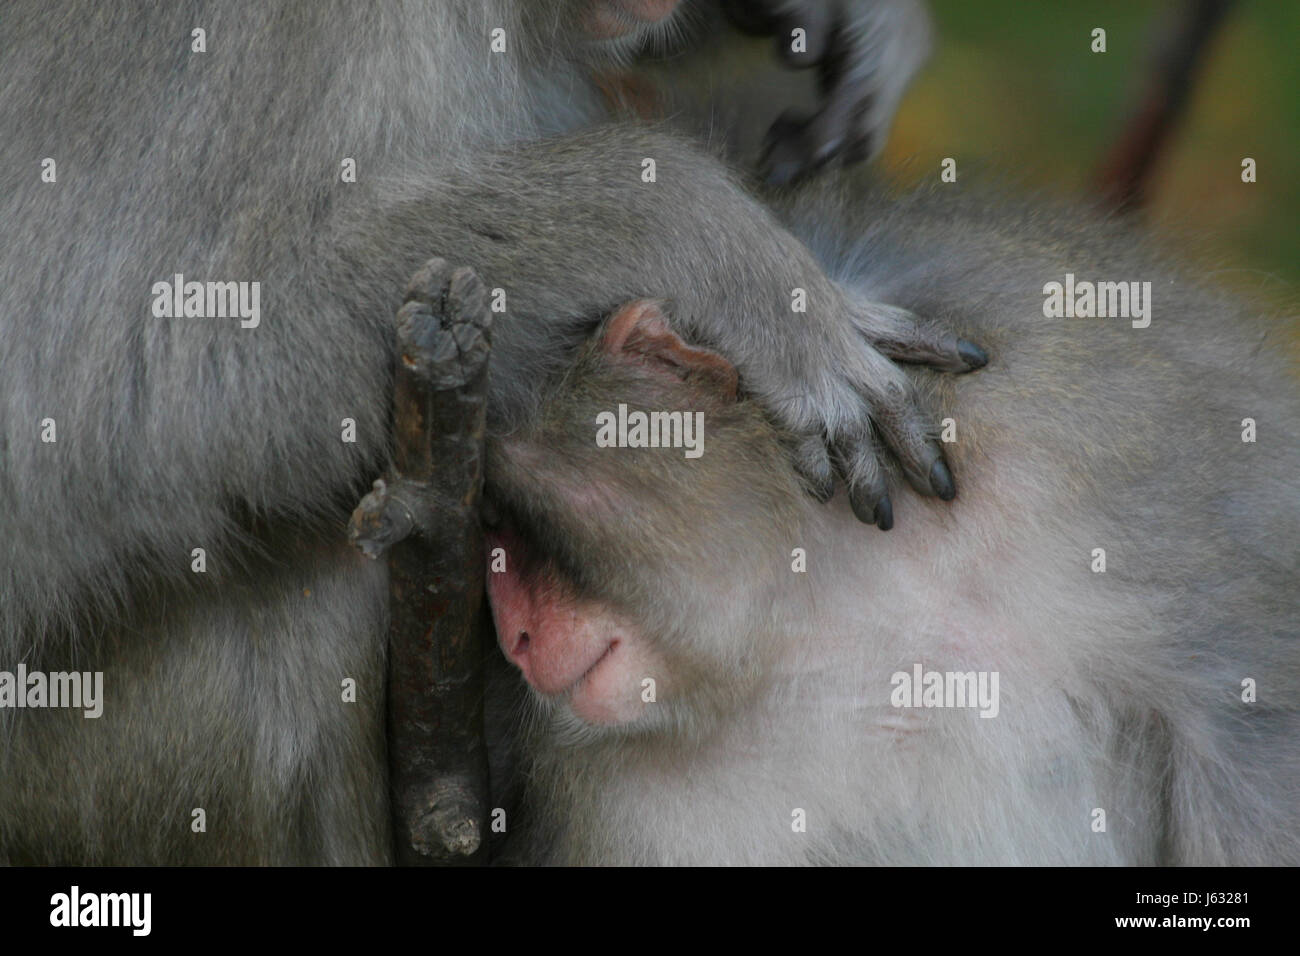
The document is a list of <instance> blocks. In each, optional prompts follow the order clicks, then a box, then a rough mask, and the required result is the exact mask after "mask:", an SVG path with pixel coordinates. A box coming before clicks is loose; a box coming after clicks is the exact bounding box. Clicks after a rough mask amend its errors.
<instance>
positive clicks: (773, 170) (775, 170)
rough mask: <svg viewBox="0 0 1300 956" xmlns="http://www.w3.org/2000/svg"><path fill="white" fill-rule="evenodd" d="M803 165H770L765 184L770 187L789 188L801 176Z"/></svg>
mask: <svg viewBox="0 0 1300 956" xmlns="http://www.w3.org/2000/svg"><path fill="white" fill-rule="evenodd" d="M801 168H802V164H801V163H798V162H783V163H770V164H769V165H768V170H767V176H766V177H765V182H766V183H767V185H769V186H788V185H789V184H790V183H792V182H793V181H794V180H795V178H796V177H798V175H799V171H800V169H801Z"/></svg>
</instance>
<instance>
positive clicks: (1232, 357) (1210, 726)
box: [788, 184, 1300, 862]
mask: <svg viewBox="0 0 1300 956" xmlns="http://www.w3.org/2000/svg"><path fill="white" fill-rule="evenodd" d="M788 208H789V209H792V211H791V212H789V213H788V218H789V220H790V221H791V223H792V225H793V228H794V230H795V232H796V233H797V234H799V235H801V236H802V237H803V238H805V241H807V242H809V244H810V245H811V246H812V247H813V248H814V250H815V251H816V252H817V253H818V255H819V256H820V257H821V258H822V259H823V261H825V262H826V263H827V264H828V267H829V269H830V271H831V272H832V273H833V274H836V275H837V276H838V277H840V278H841V280H842V281H845V282H846V283H847V284H848V285H850V286H851V287H853V288H855V289H857V290H860V291H861V292H862V293H863V294H864V295H866V296H868V297H870V298H872V299H875V300H878V301H888V302H892V303H896V304H898V305H901V306H903V307H905V308H909V309H911V310H912V311H914V312H916V313H917V314H919V315H924V316H929V317H932V318H933V319H935V320H936V321H938V322H939V323H941V324H942V325H944V326H946V327H952V328H954V329H955V330H956V331H958V333H959V334H962V335H964V336H966V337H968V338H970V339H971V340H973V341H976V342H978V343H980V344H981V345H983V346H984V347H985V348H986V349H987V350H988V351H989V353H990V356H991V362H990V364H989V366H988V368H986V369H984V370H982V371H980V372H978V373H976V374H974V375H968V376H962V377H958V378H953V377H943V376H939V375H935V374H933V373H928V372H917V373H916V374H915V375H914V379H915V381H916V383H917V386H918V388H920V389H921V390H922V391H923V392H924V393H927V397H928V398H929V399H930V401H931V402H932V404H933V406H934V407H935V408H936V410H937V409H942V410H943V411H942V413H941V415H939V416H938V417H945V416H947V417H951V418H952V419H953V421H954V423H955V426H956V430H957V441H956V443H955V444H954V445H951V446H949V454H950V460H951V461H952V462H953V464H954V473H955V474H956V476H957V481H958V485H959V488H960V489H961V490H960V493H959V498H958V500H957V502H956V503H955V506H954V513H953V515H952V517H951V519H950V521H951V523H950V526H949V528H948V533H950V534H951V535H952V536H954V543H953V544H952V548H953V552H954V554H960V555H961V556H962V560H967V561H985V562H987V563H988V564H989V565H990V567H989V569H988V574H989V581H990V587H989V591H990V593H996V592H997V591H998V586H999V585H1000V586H1006V587H1011V588H1014V589H1017V590H1016V593H1014V594H1013V595H1012V596H1011V597H1010V598H1009V600H1012V601H1018V602H1022V603H1023V605H1024V606H1025V607H1028V606H1029V605H1030V604H1031V603H1035V604H1036V605H1037V606H1038V607H1039V608H1041V609H1042V612H1041V619H1042V620H1043V621H1048V622H1051V624H1050V630H1052V631H1053V633H1051V634H1044V635H1042V646H1041V648H1038V649H1039V650H1042V652H1043V654H1051V653H1057V651H1056V649H1055V646H1054V645H1064V646H1066V647H1067V648H1068V651H1067V656H1066V658H1065V660H1066V661H1067V662H1068V663H1064V664H1062V666H1061V668H1060V670H1061V673H1063V674H1064V673H1067V672H1068V673H1069V674H1070V675H1071V676H1070V678H1069V679H1070V680H1075V681H1076V683H1075V684H1073V685H1072V686H1073V687H1075V688H1076V689H1081V688H1084V687H1088V688H1090V692H1091V693H1100V695H1101V697H1102V698H1103V699H1105V700H1107V701H1109V705H1108V707H1109V711H1110V714H1111V718H1110V719H1114V720H1116V721H1117V722H1118V723H1117V726H1119V727H1121V728H1122V727H1123V726H1124V725H1125V722H1132V723H1133V724H1134V725H1137V724H1142V725H1144V726H1145V725H1148V724H1149V725H1151V726H1153V727H1154V730H1153V731H1151V733H1150V734H1148V736H1149V737H1151V738H1153V739H1154V740H1156V741H1157V743H1156V745H1155V746H1154V747H1152V748H1150V749H1143V750H1142V751H1141V752H1138V753H1135V754H1133V755H1132V759H1133V760H1135V761H1137V762H1140V763H1143V764H1144V766H1148V767H1150V766H1151V765H1153V764H1154V765H1155V769H1156V772H1157V775H1158V777H1159V779H1160V780H1161V786H1162V788H1163V793H1162V794H1161V795H1160V799H1161V800H1162V801H1163V804H1164V806H1165V818H1166V820H1167V824H1166V827H1165V832H1164V834H1163V837H1162V839H1161V845H1160V851H1161V858H1162V859H1167V860H1170V861H1174V862H1224V861H1230V862H1248V861H1258V862H1278V861H1281V860H1289V861H1292V862H1295V861H1297V860H1298V859H1300V818H1298V816H1297V814H1298V812H1300V811H1298V810H1297V807H1298V806H1300V797H1298V795H1300V745H1297V743H1296V741H1297V740H1298V739H1300V643H1298V639H1300V635H1298V633H1297V632H1298V631H1300V604H1298V601H1297V594H1298V593H1300V590H1298V589H1297V586H1296V582H1297V577H1298V575H1300V440H1298V439H1300V383H1298V381H1297V376H1296V372H1295V368H1294V364H1293V363H1290V362H1288V356H1289V355H1293V354H1294V353H1291V352H1290V351H1289V347H1290V343H1289V342H1288V341H1287V338H1286V336H1287V333H1288V331H1289V330H1294V328H1295V326H1294V323H1289V322H1287V321H1286V320H1285V319H1284V318H1283V317H1282V316H1281V315H1274V314H1272V309H1271V308H1270V307H1269V306H1263V305H1259V304H1257V303H1253V302H1251V301H1248V300H1246V299H1243V298H1238V297H1236V296H1234V295H1231V294H1228V293H1226V292H1224V291H1222V290H1220V289H1217V288H1214V287H1213V286H1211V285H1209V284H1208V283H1206V282H1205V281H1204V280H1203V279H1201V278H1200V277H1198V276H1197V275H1196V274H1195V273H1194V272H1193V271H1192V269H1191V267H1189V266H1185V265H1182V264H1179V263H1177V262H1175V261H1174V260H1173V259H1172V258H1171V257H1170V256H1168V255H1167V254H1166V253H1164V252H1163V251H1162V250H1161V249H1160V247H1158V246H1157V245H1156V244H1155V243H1154V242H1153V241H1151V240H1150V239H1148V238H1146V237H1144V236H1143V235H1141V234H1139V233H1137V232H1135V231H1131V230H1129V229H1128V228H1127V227H1126V226H1124V225H1122V224H1119V223H1117V222H1114V221H1103V220H1101V219H1099V218H1097V217H1096V216H1094V215H1092V214H1089V213H1088V212H1087V211H1084V210H1078V209H1070V208H1068V207H1060V206H1053V205H1051V204H1050V203H1045V202H1034V203H1016V202H1010V201H1008V199H1007V198H1006V197H1005V196H1002V195H998V194H994V193H990V194H987V195H983V196H981V195H970V194H966V193H959V192H957V191H956V188H955V187H950V188H943V189H933V190H922V191H918V192H914V193H911V194H908V195H905V196H903V197H901V198H891V197H888V196H886V195H884V194H883V193H878V192H866V193H863V192H861V191H858V192H853V193H850V192H849V191H848V189H847V187H846V186H845V185H844V184H838V185H827V186H816V187H813V188H811V189H806V190H803V191H802V192H801V193H800V194H799V195H798V196H797V198H796V199H795V200H794V201H793V202H791V203H789V204H788ZM1067 274H1072V275H1073V276H1074V281H1075V282H1076V283H1082V282H1084V281H1092V282H1103V281H1107V282H1150V283H1151V286H1150V289H1151V294H1150V301H1149V307H1150V309H1151V312H1150V316H1151V319H1150V325H1149V326H1148V327H1145V328H1135V327H1134V325H1133V321H1131V320H1130V319H1129V318H1049V317H1046V316H1045V314H1044V301H1045V299H1046V294H1045V288H1044V286H1045V285H1046V284H1047V283H1051V282H1057V283H1062V284H1064V283H1065V282H1066V281H1067V280H1066V276H1067ZM1140 324H1142V321H1141V320H1139V325H1140ZM1247 420H1249V421H1247ZM1252 427H1253V429H1254V434H1253V437H1254V440H1248V439H1250V438H1251V437H1252V434H1251V429H1252ZM963 505H965V507H966V508H967V509H969V510H968V511H967V512H966V514H970V513H972V512H975V513H976V514H977V515H978V516H979V517H981V518H985V519H987V520H985V522H984V524H982V525H980V526H979V527H978V530H972V528H971V527H970V526H966V525H964V524H963V520H964V518H963ZM923 506H924V505H916V506H915V507H923ZM994 512H996V514H995V515H993V516H992V517H990V515H992V514H993V513H994ZM906 520H907V513H906V511H905V510H901V509H900V516H899V523H900V528H902V526H903V524H904V522H905V521H906ZM940 520H949V519H940ZM963 531H966V532H967V534H968V537H967V540H965V541H962V540H961V536H962V534H963ZM896 533H897V532H896ZM904 533H905V532H904ZM994 539H996V541H997V542H998V546H997V547H993V546H989V545H987V543H986V541H987V540H994ZM1103 552H1104V554H1103ZM1103 568H1104V571H1103V570H1102V569H1103ZM999 573H1001V580H999ZM995 582H996V583H995ZM1045 629H1047V626H1046V625H1045ZM1035 640H1036V638H1035ZM1040 659H1041V658H1040ZM1082 693H1083V691H1082V690H1080V694H1082ZM1117 735H1118V736H1123V733H1122V731H1120V732H1117Z"/></svg>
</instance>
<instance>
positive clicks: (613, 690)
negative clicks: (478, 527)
mask: <svg viewBox="0 0 1300 956" xmlns="http://www.w3.org/2000/svg"><path fill="white" fill-rule="evenodd" d="M487 548H488V560H489V569H488V597H489V598H490V600H491V603H492V618H493V621H494V622H495V624H496V631H497V641H498V643H499V644H500V645H501V650H502V652H503V653H504V654H505V655H506V658H507V659H508V660H509V661H510V662H511V663H512V664H514V665H515V666H516V667H518V668H519V670H520V671H521V672H522V673H523V676H524V679H525V680H526V681H528V683H529V685H530V686H531V687H532V688H533V689H534V690H535V691H537V692H538V693H539V694H542V695H544V696H546V697H552V698H560V699H563V700H565V701H567V703H568V706H569V708H570V709H571V710H572V711H573V713H574V714H575V715H576V716H577V717H578V718H580V719H581V720H582V721H584V722H585V723H588V724H592V725H596V726H614V725H620V724H628V723H631V722H633V721H635V720H636V719H637V718H639V717H640V716H641V715H642V713H643V712H644V708H645V707H647V706H651V705H648V704H646V703H645V702H643V700H642V690H643V685H642V682H643V681H644V680H645V679H646V678H651V679H653V680H654V681H655V682H656V693H658V691H659V690H661V689H662V688H660V687H659V686H657V685H659V684H661V682H662V675H663V668H662V666H661V660H660V658H659V655H658V654H657V653H656V652H655V651H654V650H652V649H651V648H650V646H649V642H648V641H647V639H646V637H645V635H644V633H642V632H641V631H640V630H639V629H638V628H637V627H636V626H635V625H634V624H632V623H631V622H630V621H628V620H626V619H625V618H623V617H621V616H620V615H619V614H617V613H616V612H615V611H613V610H612V609H611V608H609V607H606V606H604V605H602V604H600V603H599V602H594V601H587V600H582V599H579V598H577V597H575V596H574V595H573V593H572V589H571V588H570V587H568V586H567V584H566V583H565V582H564V581H562V580H561V579H560V578H558V577H557V576H555V575H554V574H551V573H549V572H547V571H536V572H533V571H530V572H529V573H527V574H523V573H520V570H519V568H520V567H521V566H522V565H523V563H524V562H523V560H522V552H521V546H520V543H519V542H518V540H517V539H515V538H514V537H513V536H512V535H511V534H509V533H508V532H493V533H492V534H489V535H488V539H487ZM497 548H501V549H502V550H504V552H505V567H506V570H504V571H496V572H493V571H492V570H491V564H492V554H493V552H494V551H495V549H497Z"/></svg>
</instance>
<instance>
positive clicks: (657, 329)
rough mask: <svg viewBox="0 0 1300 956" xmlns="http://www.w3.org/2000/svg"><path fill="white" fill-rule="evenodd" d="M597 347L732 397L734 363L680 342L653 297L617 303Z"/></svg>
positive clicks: (611, 355) (660, 306)
mask: <svg viewBox="0 0 1300 956" xmlns="http://www.w3.org/2000/svg"><path fill="white" fill-rule="evenodd" d="M600 348H601V351H603V352H604V353H605V354H606V355H609V356H610V357H611V358H616V359H621V360H631V361H635V362H640V363H641V364H643V365H647V366H652V367H656V368H662V369H665V370H667V371H670V372H672V373H673V374H675V375H676V376H677V377H678V378H680V379H682V380H683V381H691V382H695V383H698V384H701V385H704V386H706V387H708V388H709V389H710V390H711V391H715V392H717V393H718V394H719V395H721V396H722V397H724V398H728V399H734V398H735V397H736V388H737V384H738V376H737V375H736V369H735V366H733V365H732V364H731V363H730V362H728V361H727V360H726V359H724V358H723V357H722V356H721V355H719V354H718V353H717V352H710V351H709V350H708V349H700V348H696V347H695V346H693V345H687V344H686V343H685V342H683V341H682V340H681V338H680V337H678V335H677V333H676V332H674V331H673V330H672V329H671V328H669V327H668V319H667V317H666V316H665V315H664V313H663V307H662V305H661V303H659V302H657V301H656V300H654V299H636V300H634V301H632V302H629V303H627V304H626V305H623V306H620V307H619V309H618V310H617V311H616V312H615V313H614V314H613V315H612V316H611V317H610V319H609V322H608V323H607V324H606V325H605V331H604V333H603V334H602V335H601V339H600Z"/></svg>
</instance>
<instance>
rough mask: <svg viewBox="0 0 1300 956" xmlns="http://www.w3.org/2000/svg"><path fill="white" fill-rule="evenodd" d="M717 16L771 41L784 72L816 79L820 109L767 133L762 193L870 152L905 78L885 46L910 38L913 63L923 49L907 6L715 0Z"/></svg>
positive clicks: (793, 113) (881, 0) (787, 118)
mask: <svg viewBox="0 0 1300 956" xmlns="http://www.w3.org/2000/svg"><path fill="white" fill-rule="evenodd" d="M723 9H724V10H725V11H726V14H727V16H728V18H729V19H730V20H731V21H732V23H733V24H734V25H735V26H736V27H737V28H738V29H740V30H742V31H744V32H746V33H751V34H755V35H760V36H761V35H772V36H774V37H775V38H776V52H777V56H778V57H779V58H780V59H781V60H782V62H784V63H785V64H786V65H787V66H789V67H791V68H793V69H811V68H814V67H815V68H816V69H817V71H818V83H819V87H820V89H821V95H822V105H821V108H820V109H818V110H817V111H816V112H815V113H813V114H812V115H810V116H809V115H805V114H803V113H802V112H801V111H798V110H787V111H786V112H784V113H782V114H781V116H780V117H778V118H777V120H776V121H775V122H774V123H773V124H772V126H771V128H770V129H769V130H768V133H767V137H766V139H765V142H764V147H763V158H762V173H763V176H764V179H765V180H766V181H767V183H768V184H769V185H772V186H783V185H786V184H788V183H792V182H794V181H796V180H798V179H801V178H803V177H806V176H808V175H810V174H812V173H815V172H817V171H818V170H819V169H821V168H823V167H824V166H826V165H827V164H828V163H830V162H831V161H833V160H838V161H839V162H840V163H842V164H844V165H848V164H851V163H855V162H859V161H861V160H863V159H866V158H868V157H869V156H871V155H873V154H874V153H875V152H877V151H878V149H879V147H880V145H881V143H882V142H883V134H884V132H885V127H886V126H887V125H888V121H889V118H890V117H891V116H892V114H893V110H894V107H895V105H896V102H897V99H898V98H899V97H900V96H901V93H902V88H901V83H902V82H905V77H906V75H907V74H906V73H904V72H902V71H899V70H896V69H894V68H893V67H892V66H891V62H892V58H893V56H894V55H895V54H894V51H893V50H892V49H890V46H891V44H892V43H893V42H894V41H895V39H896V38H897V37H898V36H899V35H900V34H908V35H911V36H914V37H915V38H916V43H915V45H914V46H913V47H912V49H914V50H915V51H917V52H918V53H920V54H921V55H923V51H924V49H925V48H926V46H927V42H928V41H927V38H926V33H927V30H926V27H925V19H924V14H923V12H919V8H918V7H916V6H915V5H914V4H912V3H910V2H907V0H878V2H875V3H868V4H863V3H861V2H854V0H723ZM900 24H901V27H900ZM796 31H802V33H799V34H796ZM900 77H902V78H903V79H902V80H901V81H900Z"/></svg>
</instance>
